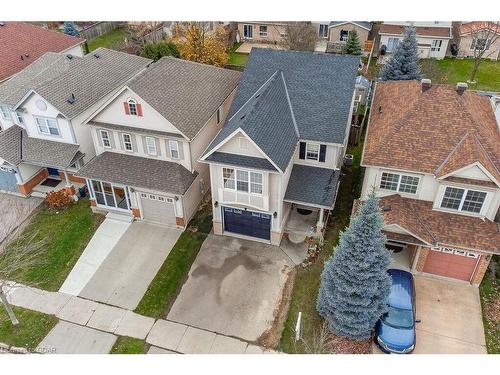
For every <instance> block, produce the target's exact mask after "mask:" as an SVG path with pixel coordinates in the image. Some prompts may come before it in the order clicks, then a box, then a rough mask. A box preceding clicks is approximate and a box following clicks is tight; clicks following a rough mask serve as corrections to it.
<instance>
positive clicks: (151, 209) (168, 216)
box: [140, 193, 175, 225]
mask: <svg viewBox="0 0 500 375" xmlns="http://www.w3.org/2000/svg"><path fill="white" fill-rule="evenodd" d="M140 197H141V206H142V216H143V217H144V220H149V221H154V222H156V223H160V224H166V225H175V209H174V200H173V199H172V198H168V197H164V196H162V195H156V194H148V193H140Z"/></svg>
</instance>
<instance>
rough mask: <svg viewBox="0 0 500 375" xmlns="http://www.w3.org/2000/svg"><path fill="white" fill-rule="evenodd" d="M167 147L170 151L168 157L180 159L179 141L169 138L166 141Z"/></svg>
mask: <svg viewBox="0 0 500 375" xmlns="http://www.w3.org/2000/svg"><path fill="white" fill-rule="evenodd" d="M172 146H174V147H172ZM168 149H169V151H170V157H171V158H172V159H176V160H179V159H180V152H179V142H177V141H175V140H172V139H171V140H169V141H168ZM174 152H175V153H177V155H176V156H174Z"/></svg>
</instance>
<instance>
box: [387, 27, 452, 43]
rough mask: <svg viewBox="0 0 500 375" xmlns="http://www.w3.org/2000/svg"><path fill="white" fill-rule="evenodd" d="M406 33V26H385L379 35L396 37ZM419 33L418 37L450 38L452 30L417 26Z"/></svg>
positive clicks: (416, 29)
mask: <svg viewBox="0 0 500 375" xmlns="http://www.w3.org/2000/svg"><path fill="white" fill-rule="evenodd" d="M404 31H405V27H404V26H400V25H388V24H383V25H382V26H380V29H379V33H380V34H394V35H399V34H401V35H403V33H404ZM415 31H416V32H417V36H419V35H420V36H437V37H440V38H450V39H451V35H450V28H449V27H427V26H417V27H416V28H415Z"/></svg>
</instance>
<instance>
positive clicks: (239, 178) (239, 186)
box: [236, 170, 248, 192]
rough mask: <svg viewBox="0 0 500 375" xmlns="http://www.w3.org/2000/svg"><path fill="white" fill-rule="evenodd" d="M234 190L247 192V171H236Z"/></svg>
mask: <svg viewBox="0 0 500 375" xmlns="http://www.w3.org/2000/svg"><path fill="white" fill-rule="evenodd" d="M236 190H238V191H245V192H248V172H247V171H239V170H237V171H236Z"/></svg>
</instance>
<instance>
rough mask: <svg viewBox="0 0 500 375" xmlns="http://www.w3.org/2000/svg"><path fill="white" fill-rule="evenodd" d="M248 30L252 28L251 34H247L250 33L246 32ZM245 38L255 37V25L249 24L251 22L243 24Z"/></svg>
mask: <svg viewBox="0 0 500 375" xmlns="http://www.w3.org/2000/svg"><path fill="white" fill-rule="evenodd" d="M246 30H251V31H250V34H251V35H250V36H248V35H245V34H248V33H245V31H246ZM243 38H245V39H253V25H249V24H244V25H243Z"/></svg>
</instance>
